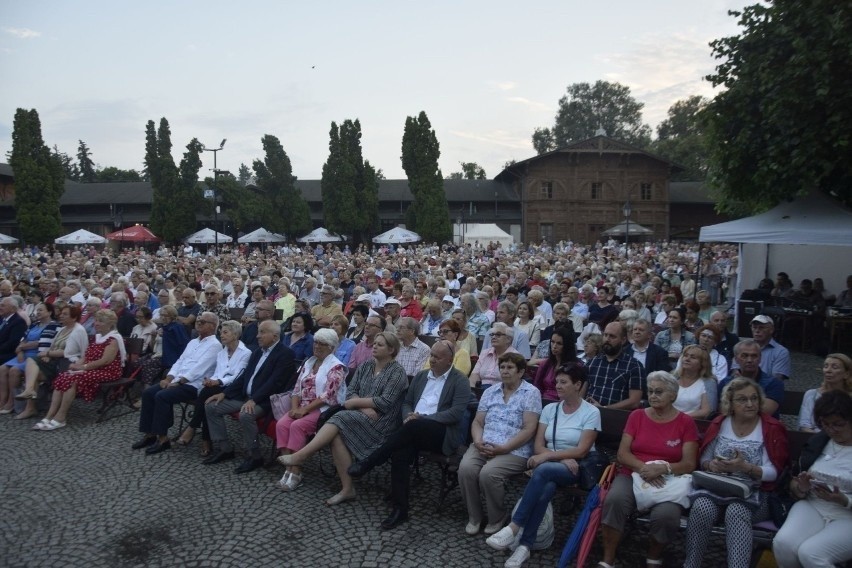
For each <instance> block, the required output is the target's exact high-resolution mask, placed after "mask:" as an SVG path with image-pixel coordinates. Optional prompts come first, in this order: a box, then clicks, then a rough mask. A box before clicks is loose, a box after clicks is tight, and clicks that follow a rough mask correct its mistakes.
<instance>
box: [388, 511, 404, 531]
mask: <svg viewBox="0 0 852 568" xmlns="http://www.w3.org/2000/svg"><path fill="white" fill-rule="evenodd" d="M407 520H408V512H407V511H403V510H402V509H398V508H396V507H394V509H393V511H392V512H391V514H390V516H389V517H388V518H387V519H385V520H384V521H382V530H383V531H389V530H393V529H395V528H396V527H398V526H399V525H401V524H402V523H404V522H406V521H407Z"/></svg>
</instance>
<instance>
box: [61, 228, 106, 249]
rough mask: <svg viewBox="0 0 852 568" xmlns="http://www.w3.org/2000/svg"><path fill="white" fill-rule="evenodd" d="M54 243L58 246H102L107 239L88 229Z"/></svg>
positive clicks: (68, 235) (75, 232)
mask: <svg viewBox="0 0 852 568" xmlns="http://www.w3.org/2000/svg"><path fill="white" fill-rule="evenodd" d="M53 242H54V243H56V244H58V245H100V244H103V243H105V242H106V239H105V238H104V237H102V236H100V235H96V234H94V233H92V232H90V231H87V230H86V229H78V230H76V231H74V232H73V233H69V234H67V235H65V236H64V237H59V238H58V239H56V240H55V241H53Z"/></svg>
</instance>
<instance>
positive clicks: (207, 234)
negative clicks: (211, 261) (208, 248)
mask: <svg viewBox="0 0 852 568" xmlns="http://www.w3.org/2000/svg"><path fill="white" fill-rule="evenodd" d="M216 235H217V233H216V231H214V230H213V229H201V230H200V231H198V232H197V233H192V234H191V235H189V236H188V237H186V238H185V239H184V240H183V242H185V243H189V244H191V245H212V244H214V243H215V242H216V241H217V238H216ZM233 240H234V239H232V238H231V237H229V236H228V235H224V234H222V233H218V242H220V243H230V242H231V241H233Z"/></svg>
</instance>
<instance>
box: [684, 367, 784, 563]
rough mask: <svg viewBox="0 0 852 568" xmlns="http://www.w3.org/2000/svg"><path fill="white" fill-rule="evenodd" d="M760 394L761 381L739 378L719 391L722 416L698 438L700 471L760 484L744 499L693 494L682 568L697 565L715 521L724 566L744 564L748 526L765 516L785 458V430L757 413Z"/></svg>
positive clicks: (748, 555) (749, 536)
mask: <svg viewBox="0 0 852 568" xmlns="http://www.w3.org/2000/svg"><path fill="white" fill-rule="evenodd" d="M763 396H764V395H763V389H761V388H760V385H758V384H757V383H755V382H754V381H752V380H751V379H746V378H742V377H740V378H736V379H734V380H732V381H731V382H730V383H728V385H727V386H726V387H725V390H724V391H722V408H721V414H720V415H719V416H717V417H716V419H715V420H713V422H711V423H710V426H709V428H708V429H707V432H705V434H704V438H703V439H702V441H701V449H700V451H699V455H700V456H701V469H702V470H704V471H709V472H712V473H725V474H729V475H731V476H732V477H736V478H739V479H741V480H743V481H745V482H746V483H748V484H754V483H760V491H759V492H757V493H755V494H754V496H753V498H750V499H749V500H747V501H746V500H743V499H734V498H722V497H718V496H716V495H715V494H713V493H711V492H709V491H703V490H698V491H695V492H694V495H693V498H694V500H693V503H692V508H691V509H690V511H689V522H688V525H687V531H686V549H685V552H686V562H685V563H684V566H686V567H687V568H701V562H702V560H703V558H704V553H705V551H706V550H707V543H708V542H709V540H710V537H711V535H710V529H711V528H712V527H713V525H714V524H715V523H717V522H718V521H720V520H722V522H723V524H724V525H725V540H726V545H727V546H726V547H725V548H726V550H727V553H728V564H727V565H728V566H729V567H731V568H746V567H747V566H748V565H749V560H750V558H751V540H752V533H751V527H752V525H753V524H754V523H758V522H761V521H765V520H768V519H769V506H768V504H767V495H768V494H769V493H768V492H770V491H772V490H773V489H774V485H775V484H774V482H775V480H776V479H777V478H778V476H779V475H780V474H781V471H782V470H783V469H784V467H785V465H786V464H787V461H788V460H789V458H790V451H789V448H788V446H787V430H786V428H784V425H783V424H781V423H780V422H779V421H778V420H776V419H774V418H772V417H771V416H769V415H765V414H761V412H760V408H761V406H762V404H763ZM695 495H698V496H697V497H695Z"/></svg>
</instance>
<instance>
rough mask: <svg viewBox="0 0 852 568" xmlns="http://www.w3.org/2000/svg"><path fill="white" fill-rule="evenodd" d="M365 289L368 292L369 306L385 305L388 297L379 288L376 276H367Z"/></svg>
mask: <svg viewBox="0 0 852 568" xmlns="http://www.w3.org/2000/svg"><path fill="white" fill-rule="evenodd" d="M367 290H369V294H370V307H372V308H381V307H383V306H384V305H385V302H386V301H387V299H388V297H387V295H386V294H385V293H384V292H382V291H381V290H380V289H379V279H378V278H377V277H376V276H372V275H371V276H369V277H368V278H367Z"/></svg>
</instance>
